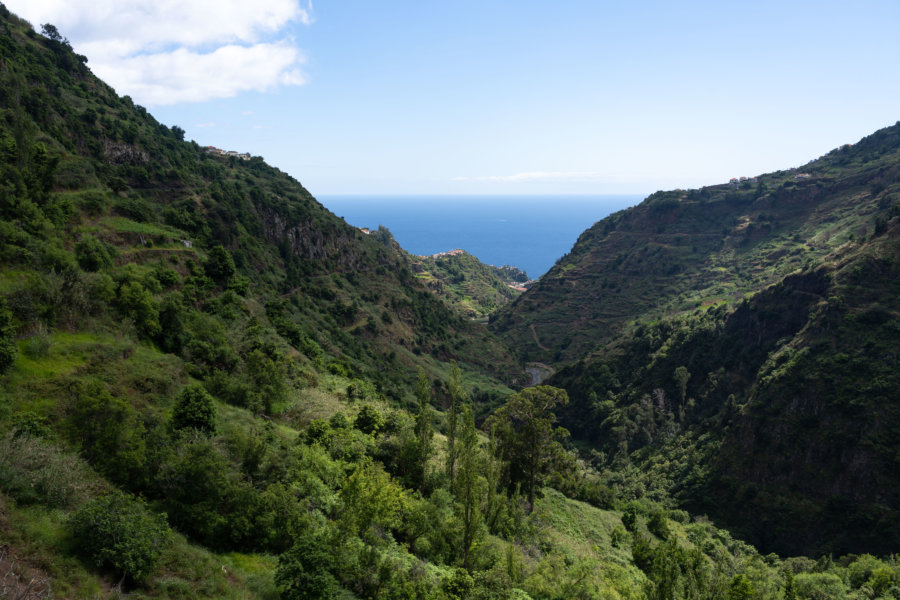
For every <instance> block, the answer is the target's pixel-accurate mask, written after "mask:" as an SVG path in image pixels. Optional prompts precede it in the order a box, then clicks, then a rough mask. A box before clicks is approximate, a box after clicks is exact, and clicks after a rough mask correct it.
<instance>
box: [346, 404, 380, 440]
mask: <svg viewBox="0 0 900 600" xmlns="http://www.w3.org/2000/svg"><path fill="white" fill-rule="evenodd" d="M353 427H355V428H356V429H359V430H360V431H362V432H363V433H367V434H369V435H375V434H377V433H378V432H379V431H380V430H381V429H383V428H384V416H383V415H382V414H381V412H380V411H379V410H378V409H377V408H375V407H374V406H372V405H371V404H364V405H362V407H360V409H359V412H358V413H357V414H356V418H355V419H354V420H353Z"/></svg>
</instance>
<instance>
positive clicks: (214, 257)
mask: <svg viewBox="0 0 900 600" xmlns="http://www.w3.org/2000/svg"><path fill="white" fill-rule="evenodd" d="M203 270H204V271H205V272H206V276H207V277H209V278H210V279H212V280H213V281H215V282H216V283H218V284H220V285H225V284H227V283H228V280H230V279H231V277H232V276H233V275H234V274H235V272H236V270H237V269H236V268H235V266H234V259H233V258H232V257H231V253H230V252H228V250H226V249H225V248H224V247H223V246H221V245H219V246H214V247H213V248H212V249H211V250H210V251H209V255H208V256H207V257H206V262H205V263H204V264H203Z"/></svg>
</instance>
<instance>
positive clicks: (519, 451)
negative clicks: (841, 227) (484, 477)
mask: <svg viewBox="0 0 900 600" xmlns="http://www.w3.org/2000/svg"><path fill="white" fill-rule="evenodd" d="M568 402H569V396H568V395H567V394H566V391H565V390H562V389H559V388H555V387H552V386H549V385H539V386H536V387H531V388H526V389H524V390H522V391H521V392H519V393H518V394H513V395H512V396H510V397H509V399H508V400H507V401H506V404H505V405H504V406H502V407H501V408H500V409H498V410H497V412H496V413H494V415H493V416H492V417H491V419H490V427H491V429H492V431H493V435H494V436H495V437H496V438H497V443H498V450H499V452H500V455H501V458H502V460H503V461H504V463H505V466H506V475H507V484H508V486H509V488H510V489H514V488H515V486H516V485H518V484H521V485H523V486H524V487H525V490H526V492H527V494H528V504H529V506H531V507H533V506H534V494H535V491H536V490H537V488H538V487H540V485H541V483H542V481H543V476H544V475H545V474H546V471H547V469H548V467H549V466H550V464H551V462H552V460H553V459H554V458H555V457H556V456H557V455H559V454H561V453H562V451H563V450H562V446H560V444H559V442H558V441H557V439H559V438H564V437H566V436H568V434H569V432H568V431H567V430H566V429H564V428H562V427H554V423H556V415H555V414H553V409H555V408H556V407H557V406H565V405H566V404H568Z"/></svg>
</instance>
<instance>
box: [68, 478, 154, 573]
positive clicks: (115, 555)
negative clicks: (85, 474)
mask: <svg viewBox="0 0 900 600" xmlns="http://www.w3.org/2000/svg"><path fill="white" fill-rule="evenodd" d="M69 531H70V535H71V537H72V540H73V542H75V543H76V544H77V546H78V548H79V550H80V552H82V553H84V554H85V555H86V556H87V557H88V558H89V559H90V560H91V561H93V562H94V563H95V564H96V565H97V566H98V567H109V568H112V569H115V570H116V571H118V572H119V573H121V574H122V581H124V579H125V578H126V577H129V578H131V579H134V580H141V579H143V578H145V577H146V576H147V575H149V574H150V573H151V572H152V571H153V570H154V568H155V567H156V564H157V563H158V561H159V558H160V556H161V555H162V553H163V551H164V550H165V549H166V547H167V546H168V544H169V543H170V535H171V534H170V533H169V528H168V526H167V525H166V519H165V517H163V516H161V515H155V514H153V513H151V512H150V511H149V510H148V509H147V507H146V506H145V505H144V503H143V502H141V501H140V500H136V499H134V498H131V497H129V496H127V495H125V494H122V493H114V494H110V495H108V496H104V497H103V498H99V499H97V500H93V501H91V502H89V503H87V504H85V505H84V506H83V507H82V508H81V509H79V510H78V512H76V513H75V514H74V515H73V517H72V519H71V521H70V522H69ZM120 585H121V581H120Z"/></svg>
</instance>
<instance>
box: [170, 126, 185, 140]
mask: <svg viewBox="0 0 900 600" xmlns="http://www.w3.org/2000/svg"><path fill="white" fill-rule="evenodd" d="M172 135H174V136H175V139H176V140H178V141H179V142H183V141H184V129H182V128H181V127H179V126H178V125H172Z"/></svg>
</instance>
